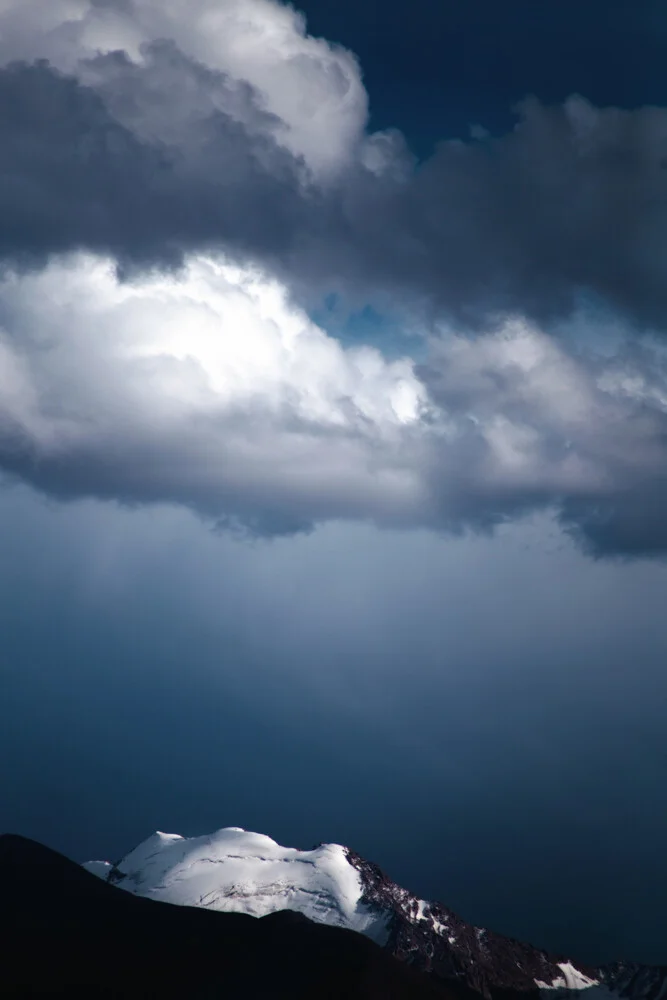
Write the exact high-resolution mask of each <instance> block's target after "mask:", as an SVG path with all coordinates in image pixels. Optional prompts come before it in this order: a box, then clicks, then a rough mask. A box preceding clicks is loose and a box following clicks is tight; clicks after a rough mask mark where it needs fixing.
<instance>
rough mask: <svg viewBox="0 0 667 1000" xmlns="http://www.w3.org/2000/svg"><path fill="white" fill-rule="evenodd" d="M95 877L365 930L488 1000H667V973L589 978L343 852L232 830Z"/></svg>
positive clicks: (147, 848) (175, 841)
mask: <svg viewBox="0 0 667 1000" xmlns="http://www.w3.org/2000/svg"><path fill="white" fill-rule="evenodd" d="M84 867H85V868H87V869H88V871H90V872H92V873H94V874H95V875H98V876H100V877H101V878H103V879H105V880H106V881H108V882H111V883H115V884H117V885H118V886H120V887H121V888H123V889H125V890H127V891H128V892H131V893H133V894H135V895H138V896H148V897H150V898H153V899H159V900H163V901H164V902H168V903H176V904H181V905H186V906H197V907H205V908H208V909H212V910H222V911H227V912H237V913H245V914H249V915H251V916H255V917H263V916H266V915H268V914H271V913H275V912H277V911H279V910H294V911H297V912H298V913H301V914H303V915H304V916H306V917H309V918H310V919H311V920H314V921H316V922H317V923H323V924H330V925H333V926H338V927H344V928H348V929H349V930H354V931H358V932H360V933H362V934H365V935H366V936H367V937H370V938H372V939H373V940H375V941H377V942H378V943H379V944H381V945H383V946H384V947H385V948H386V949H387V950H388V951H389V952H390V953H391V954H392V955H394V956H395V957H396V958H399V959H402V960H403V961H405V962H407V963H409V964H411V965H413V966H415V967H416V968H417V969H420V970H422V971H425V972H428V973H431V974H433V975H434V976H435V977H436V978H437V979H438V980H441V981H445V982H449V983H450V984H453V985H460V986H462V987H463V988H464V993H465V995H466V996H469V995H470V993H469V991H473V993H475V994H477V995H478V996H480V997H483V998H485V1000H498V998H502V1000H512V998H519V997H521V998H523V997H526V996H532V997H534V996H536V995H538V991H539V992H540V993H541V994H542V996H543V997H544V998H545V1000H564V998H567V1000H577V998H582V996H585V997H586V998H587V1000H619V997H623V998H626V1000H667V970H666V969H663V968H660V967H648V966H635V965H631V964H628V963H625V964H616V965H613V966H605V967H603V968H601V969H591V968H588V967H586V966H585V965H583V964H581V963H578V962H577V963H575V962H573V961H570V960H569V959H568V958H567V957H566V956H554V955H550V954H548V953H547V952H545V951H543V950H541V949H539V948H534V947H532V946H531V945H529V944H525V943H522V942H520V941H515V940H512V939H510V938H506V937H504V936H503V935H500V934H496V933H494V932H493V931H490V930H486V929H484V928H481V927H475V926H473V925H472V924H469V923H467V921H465V920H463V919H462V918H461V917H459V916H458V915H457V914H456V913H454V912H453V911H452V910H449V909H448V908H447V907H446V906H443V905H442V904H441V903H437V902H430V901H428V900H424V899H419V898H418V897H417V896H415V895H413V894H412V893H411V892H409V891H408V890H407V889H403V888H402V887H401V886H399V885H397V884H396V883H395V882H393V881H392V880H391V879H390V878H389V877H388V876H387V875H386V874H385V873H384V872H383V871H382V869H380V868H379V867H378V866H377V865H376V864H374V863H373V862H370V861H366V860H365V859H364V858H362V857H361V856H360V855H358V854H356V853H355V852H354V851H352V850H350V849H349V848H347V847H343V846H342V845H341V844H319V845H318V846H317V847H314V848H313V849H312V850H300V849H298V848H296V847H283V846H282V845H280V844H278V843H277V842H276V841H275V840H273V839H272V838H271V837H267V836H266V835H265V834H261V833H252V832H250V831H248V830H244V829H242V828H241V827H237V826H227V827H223V828H222V829H220V830H217V831H216V832H215V833H213V834H210V835H209V836H203V837H182V836H181V835H180V834H175V833H163V832H161V831H156V832H155V833H154V834H152V836H150V837H149V838H148V839H147V840H145V841H143V843H141V844H139V846H138V847H136V848H135V849H134V850H133V851H130V853H129V854H128V855H126V856H125V857H124V858H123V859H122V860H121V861H118V862H116V863H115V864H111V863H110V862H108V861H91V862H88V863H87V864H86V865H84Z"/></svg>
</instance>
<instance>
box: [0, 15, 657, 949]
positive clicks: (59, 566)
mask: <svg viewBox="0 0 667 1000" xmlns="http://www.w3.org/2000/svg"><path fill="white" fill-rule="evenodd" d="M660 6H661V5H658V4H657V3H652V2H649V0H645V2H640V3H637V0H633V2H632V3H630V2H627V3H625V2H621V0H617V2H616V3H615V4H614V5H612V7H610V6H609V4H608V3H605V4H598V3H596V2H593V0H589V2H588V3H586V4H585V5H582V4H580V3H579V4H574V3H570V2H561V3H555V2H552V3H545V4H542V5H539V17H538V16H537V14H536V10H537V7H536V5H535V4H532V3H528V2H523V0H511V2H507V3H505V4H503V5H499V4H497V3H495V2H490V0H474V2H470V3H466V4H459V3H453V2H442V3H439V4H433V3H430V2H427V0H411V2H409V3H408V2H407V0H405V2H404V0H394V2H393V3H386V2H385V3H382V4H380V3H379V0H354V2H353V0H338V2H336V3H334V2H333V0H302V4H301V6H300V7H290V6H286V5H284V4H282V3H279V2H277V0H187V2H186V0H48V2H47V0H20V2H19V0H0V163H1V168H2V176H3V182H2V185H0V219H1V220H2V225H1V226H0V487H1V488H0V555H1V559H0V636H1V637H2V642H1V643H0V670H1V671H2V686H3V697H2V699H1V701H0V789H1V790H2V791H1V793H0V828H2V829H3V830H8V831H9V830H11V831H13V832H17V833H22V834H24V835H27V836H31V837H34V838H36V839H38V840H40V841H42V842H44V843H46V844H48V845H49V846H52V847H54V848H56V849H58V850H61V851H63V852H64V853H65V854H67V855H68V856H69V857H72V858H74V859H76V860H79V861H84V860H88V859H91V858H108V859H111V860H114V859H117V858H118V857H120V856H122V855H123V854H124V853H127V851H129V850H130V849H131V848H132V847H134V846H135V845H136V844H137V843H138V842H139V841H141V840H142V839H145V837H147V836H148V835H149V834H150V833H152V832H153V831H154V830H155V829H161V830H166V831H169V832H178V833H181V834H184V835H195V834H202V833H206V832H210V831H212V830H214V829H217V828H220V827H223V826H231V825H233V826H243V827H245V828H247V829H254V830H257V831H259V832H262V833H266V834H268V835H270V836H272V837H273V838H274V839H276V840H279V841H280V842H282V843H285V844H290V845H292V846H297V847H310V846H312V845H313V844H315V843H318V842H322V841H336V842H341V843H346V844H348V845H350V846H351V847H353V848H354V849H355V850H356V851H358V852H359V853H361V854H362V855H364V856H366V857H368V858H369V859H371V860H373V861H375V862H377V863H379V864H380V865H381V866H382V867H383V868H384V869H385V870H386V871H387V872H388V874H390V875H391V876H392V877H393V878H394V879H396V880H397V881H398V882H400V883H402V884H404V885H405V886H406V887H408V888H410V889H412V890H413V891H416V892H418V893H419V894H421V895H422V896H426V897H429V898H433V899H438V900H440V901H442V902H443V903H445V904H446V905H448V906H450V907H451V908H452V909H455V910H457V911H458V912H459V913H461V915H462V916H464V917H466V918H467V919H469V920H471V921H473V922H475V923H477V924H481V925H486V926H489V927H492V928H493V929H495V930H497V931H500V932H503V933H507V934H510V935H512V936H515V937H521V938H524V939H526V940H529V941H531V942H533V943H535V944H537V945H541V946H543V947H547V948H549V949H551V950H555V951H558V952H567V953H569V954H570V955H572V956H573V957H574V958H580V959H582V960H585V961H590V962H597V961H605V960H610V959H619V958H628V959H634V960H637V961H645V962H661V963H667V951H666V950H665V942H664V935H663V933H662V924H663V916H662V911H663V905H664V904H663V901H664V897H665V891H666V890H667V861H665V852H664V843H665V841H666V839H667V805H666V804H665V803H666V800H665V796H664V787H665V779H666V778H667V736H665V733H664V721H663V720H664V710H665V707H666V706H667V674H666V673H665V669H664V664H665V662H666V653H667V622H666V621H665V615H664V610H663V609H664V600H665V594H666V593H667V567H666V565H665V554H666V553H667V518H665V517H664V516H663V509H664V506H665V503H667V474H666V473H667V352H666V346H667V345H666V343H665V332H667V294H666V293H665V289H666V288H667V280H666V279H667V271H666V267H665V260H667V256H666V254H665V250H666V244H667V77H666V76H665V73H664V68H663V66H664V52H665V47H666V46H667V37H666V28H665V20H664V11H662V10H661V9H660Z"/></svg>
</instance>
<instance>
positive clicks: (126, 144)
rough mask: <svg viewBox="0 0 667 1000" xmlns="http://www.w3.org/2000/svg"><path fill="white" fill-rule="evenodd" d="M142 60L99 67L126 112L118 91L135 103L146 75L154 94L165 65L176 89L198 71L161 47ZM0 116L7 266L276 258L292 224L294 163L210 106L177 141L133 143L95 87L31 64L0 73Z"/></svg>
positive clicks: (297, 207)
mask: <svg viewBox="0 0 667 1000" xmlns="http://www.w3.org/2000/svg"><path fill="white" fill-rule="evenodd" d="M147 56H148V64H147V67H146V69H145V70H144V71H143V74H142V73H141V72H138V71H135V70H133V68H132V65H131V63H130V62H129V60H128V59H127V57H126V56H125V55H123V54H122V53H116V54H114V55H112V56H108V57H106V58H105V59H102V60H100V64H99V69H98V72H99V75H102V72H103V71H106V73H107V74H108V75H109V76H110V77H113V78H115V79H117V80H118V94H117V100H118V102H119V103H121V104H122V103H125V104H126V106H127V107H126V111H127V113H128V114H131V110H132V108H131V94H130V95H128V94H127V89H128V87H131V86H132V85H133V84H136V87H137V90H138V91H139V95H140V94H141V85H142V82H143V78H145V79H146V80H147V82H148V83H150V82H154V83H155V87H156V89H157V88H158V87H159V84H160V83H161V82H162V78H163V76H164V73H163V72H162V71H163V68H164V67H165V64H166V66H167V67H169V66H171V67H172V69H173V72H175V73H176V74H177V81H176V82H177V83H178V84H180V85H182V86H187V85H188V83H189V82H190V80H191V79H192V78H193V77H196V74H197V72H199V73H201V74H203V73H205V71H204V70H203V69H199V68H198V67H196V66H194V65H193V64H192V63H190V62H188V61H187V60H185V59H182V58H180V57H179V56H178V54H177V53H175V52H174V50H173V47H172V46H171V45H169V44H165V45H159V44H157V45H154V46H152V48H151V51H150V52H149V53H147ZM176 67H177V68H176ZM188 73H190V76H189V77H188ZM142 76H143V78H142ZM210 76H211V77H216V76H219V75H216V74H210ZM215 82H217V83H218V84H219V85H220V86H224V80H222V79H217V80H216V81H215ZM166 97H167V95H166V94H163V102H164V101H165V100H166ZM250 102H251V97H250V96H248V103H250ZM163 111H164V109H163ZM257 117H258V118H259V119H260V120H261V116H260V115H259V113H258V114H257ZM0 118H1V125H0V169H1V170H2V185H0V217H1V218H2V228H1V230H0V253H2V255H3V256H4V258H5V260H7V261H11V262H18V263H23V262H29V261H30V260H33V261H35V262H40V261H43V260H44V257H45V256H46V255H48V254H50V253H55V252H59V251H67V250H72V249H79V248H86V249H91V250H95V251H100V252H105V253H111V254H114V255H115V256H116V257H117V258H119V259H120V260H123V259H127V260H129V261H134V262H142V263H144V264H164V263H169V262H177V261H178V260H179V259H180V256H181V255H182V253H183V252H184V251H185V250H187V249H190V248H192V247H200V248H202V247H205V246H207V245H208V244H210V243H215V244H225V245H228V246H233V247H235V248H237V249H239V250H240V251H244V250H247V251H249V252H253V253H257V251H258V250H261V251H263V252H264V253H270V252H271V251H273V250H275V249H276V248H280V249H284V247H285V245H286V244H287V243H288V242H289V240H290V238H291V235H292V230H293V227H294V225H295V223H296V224H297V225H298V220H299V217H300V214H301V210H302V205H301V203H300V202H299V201H298V199H297V192H298V180H297V178H296V176H295V174H296V172H297V169H298V164H297V163H296V162H295V161H294V160H293V159H292V158H291V157H290V156H289V154H287V153H285V152H283V151H282V150H280V149H279V148H278V147H277V146H276V145H275V143H274V142H273V141H272V140H271V138H270V137H266V136H264V135H263V134H261V133H260V132H258V131H257V132H255V134H254V135H251V134H250V133H249V131H248V129H247V128H245V127H244V126H242V125H240V124H239V123H237V122H236V121H234V120H232V118H231V117H229V116H228V115H225V114H224V112H222V111H219V110H212V109H210V110H209V114H208V117H207V118H205V119H204V120H200V121H195V122H194V123H192V124H191V127H190V129H189V130H187V131H186V132H185V134H183V133H181V134H180V135H179V137H178V138H179V140H180V141H179V143H174V144H172V145H168V144H166V143H160V142H156V141H153V142H149V141H142V139H141V138H140V137H138V136H137V135H135V134H134V133H133V132H132V131H130V130H129V129H128V128H126V127H125V126H124V125H123V124H121V123H120V122H119V121H118V120H117V118H115V117H114V116H113V115H112V114H111V113H110V111H109V109H108V107H107V105H106V104H105V102H104V101H103V100H102V98H101V97H100V95H99V94H98V93H96V92H95V90H93V89H92V88H90V87H87V86H84V85H82V84H81V83H79V82H78V81H77V80H75V79H73V78H71V77H68V76H66V75H64V74H62V73H59V72H58V71H56V70H54V69H53V68H52V67H51V66H49V65H48V64H47V63H46V62H45V61H40V62H39V63H37V64H33V65H28V64H22V63H16V64H13V65H11V66H8V67H7V68H3V69H0ZM187 140H193V141H192V144H191V145H186V143H187Z"/></svg>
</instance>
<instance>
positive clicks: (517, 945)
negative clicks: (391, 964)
mask: <svg viewBox="0 0 667 1000" xmlns="http://www.w3.org/2000/svg"><path fill="white" fill-rule="evenodd" d="M347 856H348V859H349V861H350V864H352V865H353V866H354V867H355V868H356V869H357V870H358V871H359V872H360V874H361V877H362V881H363V885H364V892H363V896H362V899H363V901H364V902H365V903H366V904H367V905H368V906H377V907H378V908H379V909H381V910H383V911H385V912H386V911H391V919H390V922H389V937H388V940H387V942H386V945H385V947H387V948H388V949H389V950H390V951H391V953H392V954H393V955H395V956H396V957H397V958H400V959H403V960H404V961H407V962H409V963H410V964H411V965H414V966H416V967H417V968H418V969H422V970H423V971H426V972H430V973H431V974H433V975H435V976H436V977H437V978H439V979H444V980H448V981H455V982H457V983H458V984H460V985H463V986H465V987H468V988H469V989H471V990H473V991H474V992H475V993H477V994H481V995H482V996H483V997H485V998H486V1000H491V998H492V997H496V996H498V997H499V996H502V995H513V994H515V993H520V994H521V995H522V996H525V995H526V994H527V993H533V994H535V995H536V996H537V995H538V993H539V990H540V986H539V984H540V983H543V984H546V985H547V987H548V988H554V987H553V984H555V983H556V982H557V981H558V980H560V979H562V978H563V976H564V972H563V968H562V966H563V965H565V966H567V967H568V969H571V970H572V976H573V978H572V984H573V985H574V984H577V985H578V986H580V988H587V987H589V986H592V985H593V984H594V983H596V981H597V980H598V971H597V970H596V969H592V968H588V967H586V966H584V965H581V964H579V963H577V965H576V966H575V965H574V964H573V963H572V962H571V961H569V960H568V959H567V958H566V957H564V956H560V957H559V956H555V955H549V954H547V952H545V951H541V950H540V949H539V948H533V947H532V946H531V945H529V944H524V943H522V942H520V941H515V940H513V939H512V938H507V937H503V936H502V935H500V934H494V932H493V931H487V930H485V929H484V928H482V927H474V926H473V925H472V924H469V923H467V922H466V921H465V920H462V919H461V917H459V916H457V914H456V913H454V912H452V910H449V909H448V908H447V907H445V906H443V905H442V904H441V903H431V902H427V901H425V900H420V899H418V898H417V897H416V896H413V895H412V894H411V893H409V892H407V890H405V889H402V888H401V887H400V886H398V885H396V883H395V882H392V880H391V879H390V878H389V877H388V876H387V875H385V873H384V872H383V871H382V870H381V869H380V868H379V867H378V866H377V865H375V864H373V863H372V862H369V861H365V860H364V859H363V858H362V857H360V856H359V855H358V854H356V853H355V852H354V851H351V850H349V849H348V850H347ZM559 963H560V964H559ZM568 992H569V991H568Z"/></svg>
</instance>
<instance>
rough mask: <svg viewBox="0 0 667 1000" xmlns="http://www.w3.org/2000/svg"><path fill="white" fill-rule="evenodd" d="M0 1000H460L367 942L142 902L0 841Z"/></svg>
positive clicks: (44, 853)
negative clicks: (76, 999) (52, 998)
mask: <svg viewBox="0 0 667 1000" xmlns="http://www.w3.org/2000/svg"><path fill="white" fill-rule="evenodd" d="M0 925H1V926H2V935H1V936H0V952H1V960H0V996H2V997H3V998H4V997H19V996H21V997H23V996H31V997H34V996H45V997H47V996H48V997H50V996H63V997H64V996H66V997H68V998H73V997H86V998H90V997H115V998H118V997H126V998H130V997H154V996H159V997H160V998H165V997H174V998H176V997H179V998H185V997H187V998H188V1000H199V998H202V1000H203V998H214V997H220V998H227V997H230V998H232V997H233V998H235V1000H236V998H239V1000H255V998H257V1000H260V998H261V1000H288V998H289V1000H344V998H345V1000H362V998H363V1000H438V998H439V1000H460V998H459V996H458V995H457V994H456V992H455V991H453V990H447V989H445V988H444V987H442V986H437V985H436V984H435V983H433V982H431V981H429V979H428V978H427V977H425V976H423V975H421V974H419V973H417V972H415V971H413V970H411V969H409V968H407V967H406V966H404V965H402V964H401V963H399V962H398V961H397V960H395V959H394V958H392V957H391V955H389V954H388V953H387V952H386V951H384V950H383V949H382V948H380V947H379V946H378V945H376V944H375V943H373V942H372V941H370V940H369V939H368V938H366V937H364V936H362V935H360V934H356V933H353V932H352V931H349V930H345V929H343V928H340V927H326V926H322V925H319V924H315V923H313V922H311V921H309V920H308V919H307V918H305V917H303V916H301V915H299V914H297V913H291V914H290V913H273V914H271V915H269V916H266V917H264V918H262V919H253V918H252V917H250V916H248V915H245V914H240V913H214V912H207V911H206V910H205V909H198V908H194V907H189V906H173V905H170V904H168V903H164V902H158V901H153V900H149V899H143V898H140V897H137V896H134V895H133V894H130V893H127V892H122V891H121V890H120V889H118V888H116V887H114V886H113V885H109V884H105V882H104V881H100V880H99V879H97V878H95V877H94V876H93V875H92V874H90V873H88V872H86V871H84V870H83V869H82V868H81V867H80V866H79V865H76V864H74V862H71V861H69V860H68V859H66V858H64V857H62V855H59V854H57V853H56V852H54V851H51V850H49V849H48V848H46V847H43V846H41V845H40V844H36V843H35V842H33V841H30V840H26V839H25V838H22V837H16V836H10V835H4V836H1V837H0Z"/></svg>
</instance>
